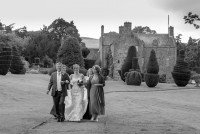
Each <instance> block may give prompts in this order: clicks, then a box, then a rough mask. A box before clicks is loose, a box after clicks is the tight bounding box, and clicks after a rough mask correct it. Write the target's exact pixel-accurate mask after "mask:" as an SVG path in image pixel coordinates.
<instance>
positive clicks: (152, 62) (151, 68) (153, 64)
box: [147, 49, 159, 74]
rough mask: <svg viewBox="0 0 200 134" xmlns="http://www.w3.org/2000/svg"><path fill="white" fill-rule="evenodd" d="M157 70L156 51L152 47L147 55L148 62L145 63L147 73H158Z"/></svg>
mask: <svg viewBox="0 0 200 134" xmlns="http://www.w3.org/2000/svg"><path fill="white" fill-rule="evenodd" d="M158 72H159V66H158V62H157V58H156V53H155V51H154V49H152V50H151V54H150V57H149V62H148V64H147V73H150V74H158Z"/></svg>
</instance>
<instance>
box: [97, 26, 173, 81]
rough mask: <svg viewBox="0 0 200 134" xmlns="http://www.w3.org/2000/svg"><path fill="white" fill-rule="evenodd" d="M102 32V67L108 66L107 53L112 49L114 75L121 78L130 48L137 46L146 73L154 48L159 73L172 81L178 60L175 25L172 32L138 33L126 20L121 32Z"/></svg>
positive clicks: (141, 66)
mask: <svg viewBox="0 0 200 134" xmlns="http://www.w3.org/2000/svg"><path fill="white" fill-rule="evenodd" d="M103 28H104V27H103V26H102V29H101V31H102V33H101V37H100V42H99V51H100V59H101V62H102V67H106V55H107V53H108V50H109V48H110V49H111V51H112V56H113V64H114V72H113V74H114V75H113V77H114V79H116V80H120V76H119V74H118V70H120V69H121V66H122V64H123V62H124V59H125V57H126V55H127V51H128V48H129V47H130V46H135V47H136V49H137V57H138V62H139V65H140V69H141V72H143V73H145V71H146V65H147V63H148V60H149V56H150V52H151V50H152V49H154V50H155V52H156V57H157V60H158V63H159V69H160V71H159V74H166V77H167V82H172V81H173V79H172V76H171V72H172V70H173V66H174V65H175V61H176V45H175V40H174V36H173V34H174V33H173V31H174V28H173V27H169V33H170V34H138V33H133V32H132V30H131V23H130V22H125V23H124V26H120V27H119V33H116V32H110V33H104V32H103V31H104V30H103Z"/></svg>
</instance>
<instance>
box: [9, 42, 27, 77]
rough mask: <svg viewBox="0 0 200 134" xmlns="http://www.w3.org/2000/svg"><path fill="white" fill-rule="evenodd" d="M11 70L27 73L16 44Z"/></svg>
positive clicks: (12, 71) (15, 72) (13, 72)
mask: <svg viewBox="0 0 200 134" xmlns="http://www.w3.org/2000/svg"><path fill="white" fill-rule="evenodd" d="M9 71H10V72H11V73H12V74H25V73H26V69H25V67H24V63H23V62H22V59H21V57H20V55H19V51H18V50H17V47H16V46H13V47H12V61H11V66H10V69H9Z"/></svg>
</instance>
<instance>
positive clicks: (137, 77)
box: [126, 71, 142, 86]
mask: <svg viewBox="0 0 200 134" xmlns="http://www.w3.org/2000/svg"><path fill="white" fill-rule="evenodd" d="M141 83H142V76H141V73H140V72H138V71H131V72H128V73H127V76H126V84H127V85H135V86H140V85H141Z"/></svg>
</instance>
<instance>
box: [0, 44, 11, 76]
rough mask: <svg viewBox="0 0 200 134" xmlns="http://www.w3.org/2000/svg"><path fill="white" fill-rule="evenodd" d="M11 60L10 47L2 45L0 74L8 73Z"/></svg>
mask: <svg viewBox="0 0 200 134" xmlns="http://www.w3.org/2000/svg"><path fill="white" fill-rule="evenodd" d="M0 45H1V44H0ZM11 60H12V49H11V48H10V47H3V48H2V50H1V51H0V75H6V74H7V73H8V70H9V68H10V64H11Z"/></svg>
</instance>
